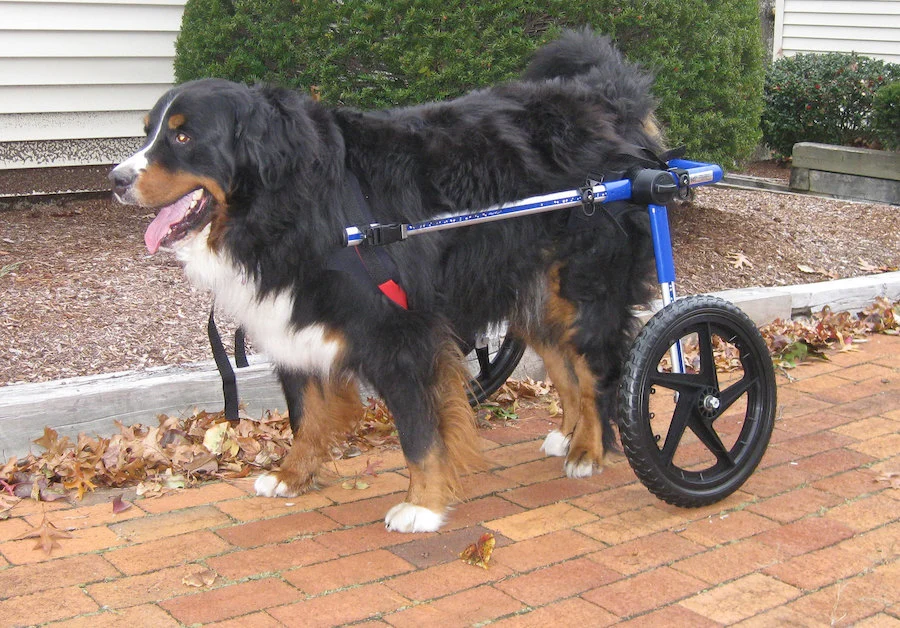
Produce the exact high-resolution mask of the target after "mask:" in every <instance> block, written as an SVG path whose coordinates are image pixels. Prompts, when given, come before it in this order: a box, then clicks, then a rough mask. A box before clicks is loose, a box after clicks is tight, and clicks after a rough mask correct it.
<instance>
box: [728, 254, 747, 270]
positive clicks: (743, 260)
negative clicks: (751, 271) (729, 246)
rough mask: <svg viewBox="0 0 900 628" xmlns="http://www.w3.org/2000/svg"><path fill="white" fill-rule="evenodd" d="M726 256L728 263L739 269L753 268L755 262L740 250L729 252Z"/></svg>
mask: <svg viewBox="0 0 900 628" xmlns="http://www.w3.org/2000/svg"><path fill="white" fill-rule="evenodd" d="M725 257H726V259H727V260H728V263H729V264H731V265H732V266H734V267H735V268H737V269H741V268H753V262H751V261H750V258H749V257H747V256H746V255H744V253H742V252H740V251H738V252H737V253H729V254H728V255H726V256H725Z"/></svg>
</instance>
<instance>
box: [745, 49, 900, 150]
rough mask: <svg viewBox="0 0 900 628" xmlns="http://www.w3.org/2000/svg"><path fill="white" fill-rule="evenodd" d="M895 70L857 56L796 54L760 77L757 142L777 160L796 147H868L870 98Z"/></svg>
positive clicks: (898, 71) (898, 73) (898, 74)
mask: <svg viewBox="0 0 900 628" xmlns="http://www.w3.org/2000/svg"><path fill="white" fill-rule="evenodd" d="M895 78H900V66H898V65H896V64H893V63H888V62H885V61H881V60H878V59H870V58H868V57H863V56H860V55H857V54H846V53H827V54H798V55H795V56H793V57H785V58H782V59H779V60H778V61H776V62H775V63H773V64H772V65H771V66H770V68H769V70H768V72H767V73H766V80H765V109H764V110H763V116H762V120H761V124H760V126H761V127H762V132H763V139H764V140H765V142H766V143H767V144H768V145H769V146H770V147H771V148H772V149H773V150H774V151H776V153H778V154H779V155H781V156H785V157H786V156H789V155H790V154H791V151H792V149H793V146H794V144H796V143H797V142H822V143H825V144H838V145H842V146H859V145H868V144H871V143H872V142H873V141H874V140H875V139H876V137H877V133H876V130H875V126H874V125H873V124H872V117H873V112H874V109H873V103H874V100H875V94H876V93H877V91H878V90H879V89H880V88H882V87H883V86H884V85H885V84H887V83H888V82H890V81H891V80H892V79H895Z"/></svg>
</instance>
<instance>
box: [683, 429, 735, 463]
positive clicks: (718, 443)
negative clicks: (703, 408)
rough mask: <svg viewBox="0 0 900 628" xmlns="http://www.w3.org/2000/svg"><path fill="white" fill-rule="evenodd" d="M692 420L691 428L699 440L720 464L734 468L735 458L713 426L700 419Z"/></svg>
mask: <svg viewBox="0 0 900 628" xmlns="http://www.w3.org/2000/svg"><path fill="white" fill-rule="evenodd" d="M692 418H693V420H692V421H691V422H690V428H691V431H692V432H693V433H694V434H696V435H697V438H699V439H700V442H702V443H703V444H704V445H706V448H707V449H708V450H710V451H711V452H712V454H713V455H714V456H715V457H716V460H718V461H719V463H722V462H724V463H726V465H727V466H728V467H729V468H731V467H734V457H733V456H732V455H731V452H730V451H728V449H726V448H725V445H724V444H723V443H722V439H721V438H719V434H718V433H717V432H716V430H715V429H713V426H712V425H710V424H709V423H707V422H706V421H704V420H703V419H701V418H700V417H692Z"/></svg>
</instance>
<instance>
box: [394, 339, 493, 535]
mask: <svg viewBox="0 0 900 628" xmlns="http://www.w3.org/2000/svg"><path fill="white" fill-rule="evenodd" d="M434 360H435V362H434V365H433V368H432V369H431V376H430V378H428V379H429V380H430V381H427V380H426V382H425V386H424V388H423V389H422V390H420V391H410V390H409V389H407V390H406V391H402V390H394V391H391V392H387V391H386V393H387V394H386V396H387V397H388V398H387V403H388V407H390V408H391V410H392V413H393V415H394V420H395V423H396V425H397V431H398V433H399V434H400V443H401V445H402V447H403V453H404V455H405V457H406V462H407V466H408V467H409V490H408V491H407V494H406V499H405V500H404V501H403V502H401V503H399V504H397V505H396V506H394V507H393V508H391V509H390V510H389V511H388V513H387V515H386V516H385V520H384V521H385V526H386V527H387V528H388V529H389V530H394V531H398V532H433V531H435V530H437V529H438V528H440V527H441V525H442V524H443V523H444V519H445V516H446V512H447V509H448V507H449V505H450V503H451V502H453V501H457V500H459V499H460V498H461V490H460V475H461V474H462V473H464V472H467V471H470V470H473V469H475V468H478V467H480V466H482V465H483V458H482V456H481V452H480V449H479V447H478V433H477V430H476V429H475V421H474V415H473V412H472V408H471V406H469V402H468V397H467V395H466V388H465V387H466V383H467V381H468V372H467V371H466V369H465V367H464V366H463V362H462V355H461V354H460V352H459V349H458V348H457V346H456V344H455V343H454V342H452V341H446V342H444V343H443V345H442V346H441V347H440V348H439V349H438V351H437V353H436V356H435V357H434ZM423 416H424V417H426V418H425V419H424V420H423Z"/></svg>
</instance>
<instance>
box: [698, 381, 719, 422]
mask: <svg viewBox="0 0 900 628" xmlns="http://www.w3.org/2000/svg"><path fill="white" fill-rule="evenodd" d="M721 405H722V402H721V400H720V399H719V391H718V390H717V389H715V388H712V387H707V388H704V389H703V390H701V391H700V393H699V394H698V395H697V409H698V410H699V412H700V415H701V416H703V417H704V418H706V419H712V418H715V417H716V415H718V414H719V408H720V407H721Z"/></svg>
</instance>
